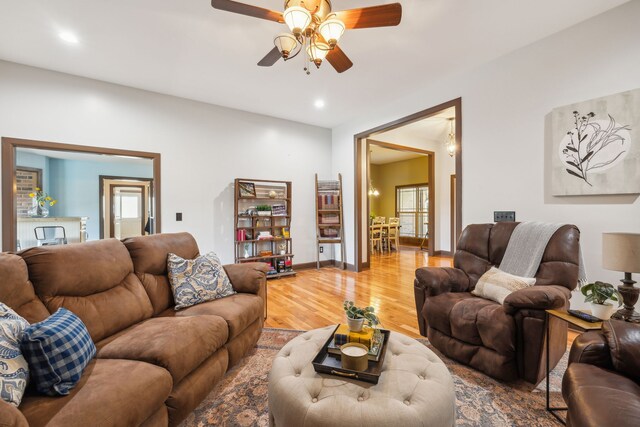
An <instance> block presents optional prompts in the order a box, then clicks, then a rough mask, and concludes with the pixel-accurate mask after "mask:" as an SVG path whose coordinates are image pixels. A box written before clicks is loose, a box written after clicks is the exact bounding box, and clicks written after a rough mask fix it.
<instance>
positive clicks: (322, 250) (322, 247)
mask: <svg viewBox="0 0 640 427" xmlns="http://www.w3.org/2000/svg"><path fill="white" fill-rule="evenodd" d="M320 253H321V254H323V253H324V246H320Z"/></svg>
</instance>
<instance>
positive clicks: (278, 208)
mask: <svg viewBox="0 0 640 427" xmlns="http://www.w3.org/2000/svg"><path fill="white" fill-rule="evenodd" d="M286 214H287V207H286V206H285V205H273V206H271V215H273V216H284V215H286Z"/></svg>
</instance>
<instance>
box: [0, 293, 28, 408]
mask: <svg viewBox="0 0 640 427" xmlns="http://www.w3.org/2000/svg"><path fill="white" fill-rule="evenodd" d="M28 327H29V322H27V321H26V320H24V319H23V318H22V317H20V316H19V315H18V314H17V313H16V312H15V311H13V310H12V309H10V308H9V307H7V306H6V305H5V304H3V303H1V302H0V397H2V400H4V401H5V402H7V403H10V404H12V405H15V406H18V405H20V401H21V400H22V395H23V394H24V390H25V389H26V388H27V381H28V380H29V365H28V364H27V361H26V359H25V358H24V356H23V355H22V352H21V351H20V340H21V339H22V334H23V333H24V330H25V329H26V328H28Z"/></svg>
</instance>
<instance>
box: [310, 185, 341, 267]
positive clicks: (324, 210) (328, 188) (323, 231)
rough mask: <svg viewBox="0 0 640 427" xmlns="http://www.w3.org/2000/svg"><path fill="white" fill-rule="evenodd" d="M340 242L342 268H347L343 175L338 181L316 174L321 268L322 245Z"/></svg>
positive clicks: (317, 234) (318, 255) (318, 251)
mask: <svg viewBox="0 0 640 427" xmlns="http://www.w3.org/2000/svg"><path fill="white" fill-rule="evenodd" d="M323 244H339V245H340V255H341V256H340V259H341V264H342V268H343V269H345V268H346V266H347V261H346V258H345V254H346V251H345V245H344V222H343V217H342V175H341V174H338V180H337V181H321V180H318V174H316V255H317V258H316V259H317V261H316V266H317V268H320V246H321V245H323Z"/></svg>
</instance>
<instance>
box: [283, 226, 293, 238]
mask: <svg viewBox="0 0 640 427" xmlns="http://www.w3.org/2000/svg"><path fill="white" fill-rule="evenodd" d="M282 237H283V238H285V239H288V238H290V237H291V232H290V231H289V227H282Z"/></svg>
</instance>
